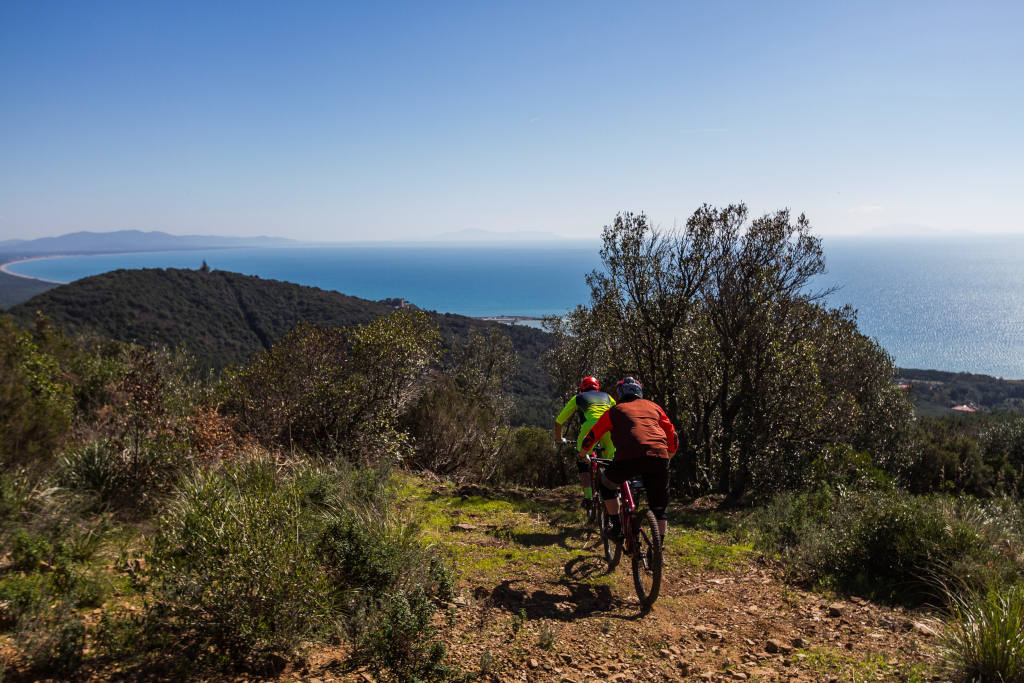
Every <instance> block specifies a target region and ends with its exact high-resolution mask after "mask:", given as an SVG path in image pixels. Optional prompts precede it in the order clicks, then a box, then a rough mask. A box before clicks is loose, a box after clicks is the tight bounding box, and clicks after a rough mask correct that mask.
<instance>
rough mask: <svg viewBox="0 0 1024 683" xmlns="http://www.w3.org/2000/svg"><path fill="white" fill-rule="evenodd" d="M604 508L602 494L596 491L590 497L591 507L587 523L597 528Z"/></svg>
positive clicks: (588, 509) (588, 511) (588, 510)
mask: <svg viewBox="0 0 1024 683" xmlns="http://www.w3.org/2000/svg"><path fill="white" fill-rule="evenodd" d="M602 507H604V501H603V500H601V496H600V494H598V492H597V491H594V493H593V495H591V496H590V507H588V508H587V522H589V523H590V524H593V525H595V526H596V525H597V524H598V523H599V522H600V520H601V508H602Z"/></svg>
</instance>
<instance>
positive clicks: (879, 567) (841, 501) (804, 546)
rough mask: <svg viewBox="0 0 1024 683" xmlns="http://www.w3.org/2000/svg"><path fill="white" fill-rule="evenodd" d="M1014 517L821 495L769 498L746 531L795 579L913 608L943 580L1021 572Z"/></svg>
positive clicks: (924, 500) (947, 503) (927, 502)
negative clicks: (774, 554)
mask: <svg viewBox="0 0 1024 683" xmlns="http://www.w3.org/2000/svg"><path fill="white" fill-rule="evenodd" d="M1018 519H1019V512H1018V511H1015V508H1014V507H1013V506H1005V507H1004V506H1000V505H996V504H989V505H981V504H979V503H975V502H971V501H956V500H954V499H949V498H942V497H938V496H928V497H925V496H913V495H910V494H906V493H902V492H899V491H895V490H879V489H867V490H860V491H858V490H844V489H829V488H820V489H818V490H815V491H813V492H805V493H800V494H782V495H780V496H777V497H776V498H774V499H773V500H772V501H771V502H770V503H769V504H768V505H766V506H765V507H764V508H762V509H760V510H758V511H755V512H754V513H752V514H751V515H750V516H749V517H748V519H747V521H746V523H745V528H746V533H748V534H750V535H752V536H753V537H754V539H755V541H756V542H757V544H758V545H759V546H760V547H762V548H764V549H767V550H769V551H772V552H777V553H780V554H781V555H782V556H783V557H784V559H785V560H786V561H787V564H788V566H789V571H790V573H791V574H792V575H793V577H794V578H796V579H797V580H800V581H803V582H807V583H822V584H825V585H830V586H832V587H835V588H838V589H840V590H844V591H850V592H853V593H857V594H861V595H866V596H872V597H875V598H880V599H885V600H893V601H898V602H905V603H910V604H919V603H921V602H924V601H926V600H928V599H930V598H934V597H936V595H937V593H938V588H939V587H940V586H941V583H942V577H943V576H945V575H948V574H950V573H954V574H956V575H959V576H961V577H963V579H964V580H965V581H967V582H968V583H969V584H972V585H983V584H985V583H986V582H988V581H991V580H997V579H998V580H1005V579H1006V578H1008V577H1013V576H1015V575H1016V574H1017V573H1019V572H1020V571H1021V567H1020V565H1019V559H1018V556H1019V552H1020V548H1021V539H1020V535H1019V532H1016V531H1014V528H1015V525H1016V523H1017V522H1016V520H1018Z"/></svg>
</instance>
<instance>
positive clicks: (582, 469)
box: [576, 460, 590, 474]
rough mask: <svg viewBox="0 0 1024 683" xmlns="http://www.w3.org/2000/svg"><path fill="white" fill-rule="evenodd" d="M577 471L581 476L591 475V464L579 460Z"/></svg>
mask: <svg viewBox="0 0 1024 683" xmlns="http://www.w3.org/2000/svg"><path fill="white" fill-rule="evenodd" d="M576 471H577V472H579V473H580V474H590V463H589V462H587V461H586V460H577V461H576Z"/></svg>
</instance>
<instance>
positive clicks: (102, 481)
mask: <svg viewBox="0 0 1024 683" xmlns="http://www.w3.org/2000/svg"><path fill="white" fill-rule="evenodd" d="M185 447H186V445H185V444H184V443H182V442H179V441H177V440H175V439H174V438H173V437H170V436H169V435H164V436H162V437H158V438H157V439H153V440H151V439H145V440H142V441H140V442H138V443H135V444H133V445H132V446H131V447H125V448H118V447H117V445H116V444H115V443H114V442H112V441H110V440H108V439H100V440H97V441H93V442H91V443H87V444H85V445H84V446H81V447H79V448H76V449H72V450H69V451H68V452H67V453H65V454H64V455H63V456H62V457H61V459H60V469H59V473H58V481H59V482H60V483H61V484H63V485H64V486H65V487H67V488H70V489H74V490H77V491H82V492H85V493H88V494H90V495H91V496H93V497H94V498H95V501H96V504H97V506H98V507H101V508H103V507H128V506H131V507H136V508H140V507H143V506H144V505H145V504H146V503H148V502H149V500H150V499H151V497H152V496H153V495H156V494H159V493H162V492H165V491H167V490H168V489H169V488H170V486H171V484H172V483H173V481H174V479H175V477H176V476H177V472H178V470H179V469H180V468H181V466H182V465H183V464H184V463H185V462H186V460H187V453H186V452H185Z"/></svg>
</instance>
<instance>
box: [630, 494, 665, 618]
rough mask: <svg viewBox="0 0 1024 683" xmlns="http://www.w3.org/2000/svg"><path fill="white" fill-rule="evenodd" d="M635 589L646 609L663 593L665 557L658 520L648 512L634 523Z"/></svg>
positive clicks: (638, 517) (637, 517)
mask: <svg viewBox="0 0 1024 683" xmlns="http://www.w3.org/2000/svg"><path fill="white" fill-rule="evenodd" d="M632 535H633V539H632V540H633V558H632V559H633V587H634V588H636V596H637V597H638V598H640V604H641V605H642V606H643V607H644V608H645V609H646V608H649V607H650V606H651V605H653V604H654V601H655V600H657V599H658V593H659V592H660V591H661V570H662V568H663V566H664V555H663V553H662V547H661V535H660V534H659V533H658V520H657V519H655V517H654V513H653V512H651V511H650V510H647V511H646V512H645V513H644V514H642V515H637V516H636V517H635V518H634V521H633V529H632Z"/></svg>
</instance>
